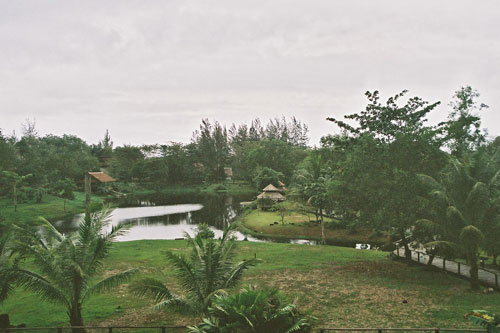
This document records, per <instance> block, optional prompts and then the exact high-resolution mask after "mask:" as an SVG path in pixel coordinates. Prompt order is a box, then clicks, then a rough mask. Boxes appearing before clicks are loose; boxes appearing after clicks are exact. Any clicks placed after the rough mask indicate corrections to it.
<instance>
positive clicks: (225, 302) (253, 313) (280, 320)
mask: <svg viewBox="0 0 500 333" xmlns="http://www.w3.org/2000/svg"><path fill="white" fill-rule="evenodd" d="M208 314H209V315H208V318H205V319H204V320H203V323H201V324H200V325H198V326H195V327H191V328H190V330H189V332H191V333H236V332H240V333H245V332H248V333H251V332H310V331H311V323H310V322H309V321H308V318H307V317H306V316H304V315H302V314H300V313H299V312H298V310H297V309H296V307H295V305H294V304H293V303H291V302H290V301H289V300H288V298H287V297H286V296H285V295H283V294H282V293H280V292H279V291H278V289H276V288H271V289H263V290H256V289H255V288H253V287H251V286H249V287H246V288H244V289H243V290H242V291H241V292H240V293H238V294H235V295H231V296H217V297H216V299H215V300H214V302H213V304H212V306H211V307H210V308H209V309H208Z"/></svg>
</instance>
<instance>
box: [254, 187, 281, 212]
mask: <svg viewBox="0 0 500 333" xmlns="http://www.w3.org/2000/svg"><path fill="white" fill-rule="evenodd" d="M262 191H263V192H262V193H261V194H259V195H258V196H257V199H259V207H260V208H262V209H265V208H269V207H271V206H272V205H273V204H275V203H276V202H281V201H285V196H284V195H283V194H281V190H280V189H278V188H277V187H276V186H274V185H273V184H269V185H267V186H266V187H265V188H264V189H263V190H262Z"/></svg>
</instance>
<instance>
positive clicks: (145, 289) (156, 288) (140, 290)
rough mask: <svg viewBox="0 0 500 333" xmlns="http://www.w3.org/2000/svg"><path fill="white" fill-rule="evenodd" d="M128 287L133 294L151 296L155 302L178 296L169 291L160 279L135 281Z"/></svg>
mask: <svg viewBox="0 0 500 333" xmlns="http://www.w3.org/2000/svg"><path fill="white" fill-rule="evenodd" d="M130 289H131V290H132V292H133V293H134V294H135V295H137V296H140V297H143V296H148V297H151V298H153V299H154V301H155V302H163V301H165V300H169V299H173V298H178V296H177V295H176V294H175V293H173V292H171V291H170V290H169V289H168V288H167V287H166V286H165V285H164V284H163V283H162V282H161V281H158V280H156V279H153V278H147V279H142V280H140V281H137V282H135V283H134V284H132V286H131V287H130Z"/></svg>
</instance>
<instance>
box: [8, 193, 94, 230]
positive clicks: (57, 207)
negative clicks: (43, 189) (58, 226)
mask: <svg viewBox="0 0 500 333" xmlns="http://www.w3.org/2000/svg"><path fill="white" fill-rule="evenodd" d="M74 194H75V199H74V200H64V199H61V198H59V197H55V196H52V195H49V194H46V195H44V196H43V200H42V202H41V203H35V202H26V203H20V204H18V205H17V211H14V206H13V204H12V200H11V199H7V198H2V199H0V216H1V217H2V218H3V219H4V220H5V221H6V222H11V223H14V222H15V223H21V224H22V223H25V222H28V221H33V220H34V219H36V218H37V217H38V216H43V217H44V218H46V219H47V220H49V221H55V220H58V219H61V218H63V217H64V216H66V215H73V214H77V213H81V212H83V211H84V210H85V194H84V193H83V192H74ZM65 201H66V203H65ZM91 202H92V203H91V207H92V208H93V210H95V209H99V207H101V205H102V198H100V197H98V196H95V195H94V196H92V201H91Z"/></svg>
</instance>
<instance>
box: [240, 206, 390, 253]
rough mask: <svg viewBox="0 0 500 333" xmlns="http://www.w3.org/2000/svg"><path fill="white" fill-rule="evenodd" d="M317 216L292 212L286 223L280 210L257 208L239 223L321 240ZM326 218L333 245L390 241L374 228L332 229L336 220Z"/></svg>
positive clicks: (259, 231) (258, 232)
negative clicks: (376, 232) (355, 229)
mask: <svg viewBox="0 0 500 333" xmlns="http://www.w3.org/2000/svg"><path fill="white" fill-rule="evenodd" d="M309 219H310V220H311V222H310V221H309ZM314 219H315V217H314V214H310V215H309V216H307V215H306V214H304V213H301V212H297V211H291V212H290V213H289V214H287V215H286V216H285V223H284V224H282V223H281V216H280V215H279V213H278V212H270V211H261V210H259V209H255V210H251V211H247V212H246V213H245V214H242V215H241V216H239V217H238V218H237V220H236V222H237V223H239V224H240V225H241V226H242V227H243V231H247V232H249V233H250V234H252V235H255V236H264V237H265V236H268V237H276V238H289V239H296V238H302V239H313V240H320V239H321V226H320V225H319V224H318V223H315V222H314ZM324 221H325V224H326V227H325V237H326V239H327V242H328V243H331V244H347V243H374V244H379V245H380V244H384V243H386V242H388V240H389V239H388V238H387V237H386V236H384V235H377V236H375V235H373V233H372V231H371V230H358V231H355V232H353V231H349V230H347V229H336V228H332V227H330V226H333V224H335V221H333V220H332V219H330V218H328V217H325V218H324ZM274 222H278V224H274ZM271 224H272V225H271Z"/></svg>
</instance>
